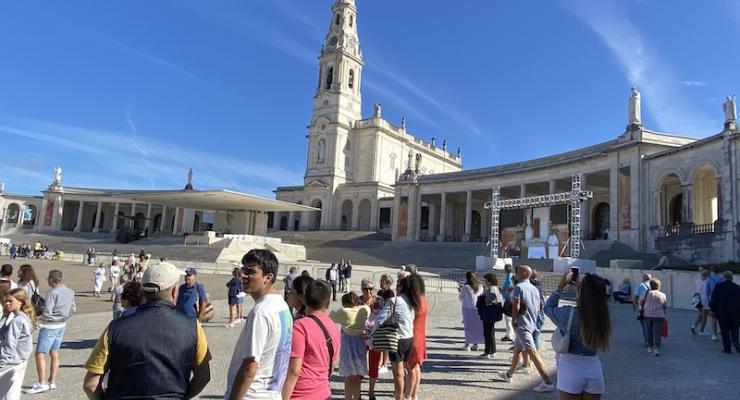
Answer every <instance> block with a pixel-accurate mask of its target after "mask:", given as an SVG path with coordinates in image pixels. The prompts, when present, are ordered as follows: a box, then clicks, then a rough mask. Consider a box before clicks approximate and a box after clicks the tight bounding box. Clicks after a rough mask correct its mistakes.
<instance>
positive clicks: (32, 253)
mask: <svg viewBox="0 0 740 400" xmlns="http://www.w3.org/2000/svg"><path fill="white" fill-rule="evenodd" d="M48 253H49V248H48V247H47V246H46V245H44V244H43V243H41V242H40V241H38V240H37V241H36V243H34V244H33V246H31V245H30V244H29V243H21V244H20V245H16V244H15V243H11V245H10V247H8V255H9V256H10V259H11V260H15V259H16V258H34V259H44V260H46V259H48V258H49V257H50V256H49V255H48Z"/></svg>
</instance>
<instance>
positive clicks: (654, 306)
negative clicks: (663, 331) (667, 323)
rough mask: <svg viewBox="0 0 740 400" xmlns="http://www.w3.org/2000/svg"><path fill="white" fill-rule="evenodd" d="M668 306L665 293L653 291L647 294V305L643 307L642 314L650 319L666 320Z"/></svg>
mask: <svg viewBox="0 0 740 400" xmlns="http://www.w3.org/2000/svg"><path fill="white" fill-rule="evenodd" d="M665 304H666V297H665V293H663V292H661V291H659V290H651V291H649V292H647V294H645V304H644V305H643V306H642V313H643V315H644V316H646V317H649V318H665V309H664V308H663V307H664V306H665Z"/></svg>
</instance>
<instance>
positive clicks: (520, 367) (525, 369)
mask: <svg viewBox="0 0 740 400" xmlns="http://www.w3.org/2000/svg"><path fill="white" fill-rule="evenodd" d="M517 370H519V371H522V372H523V373H525V374H527V375H529V374H531V373H532V367H525V366H524V365H520V366H519V368H517Z"/></svg>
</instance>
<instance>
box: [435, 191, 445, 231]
mask: <svg viewBox="0 0 740 400" xmlns="http://www.w3.org/2000/svg"><path fill="white" fill-rule="evenodd" d="M441 197H442V200H441V201H440V205H439V235H437V241H438V242H444V241H445V240H446V239H447V193H446V192H442V196H441Z"/></svg>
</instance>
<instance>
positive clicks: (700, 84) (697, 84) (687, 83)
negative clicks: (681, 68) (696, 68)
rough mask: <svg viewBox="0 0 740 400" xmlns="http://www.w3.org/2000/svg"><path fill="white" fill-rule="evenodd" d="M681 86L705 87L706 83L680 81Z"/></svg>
mask: <svg viewBox="0 0 740 400" xmlns="http://www.w3.org/2000/svg"><path fill="white" fill-rule="evenodd" d="M681 84H682V85H684V86H689V87H691V86H707V83H706V82H704V81H695V80H687V81H681Z"/></svg>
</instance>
